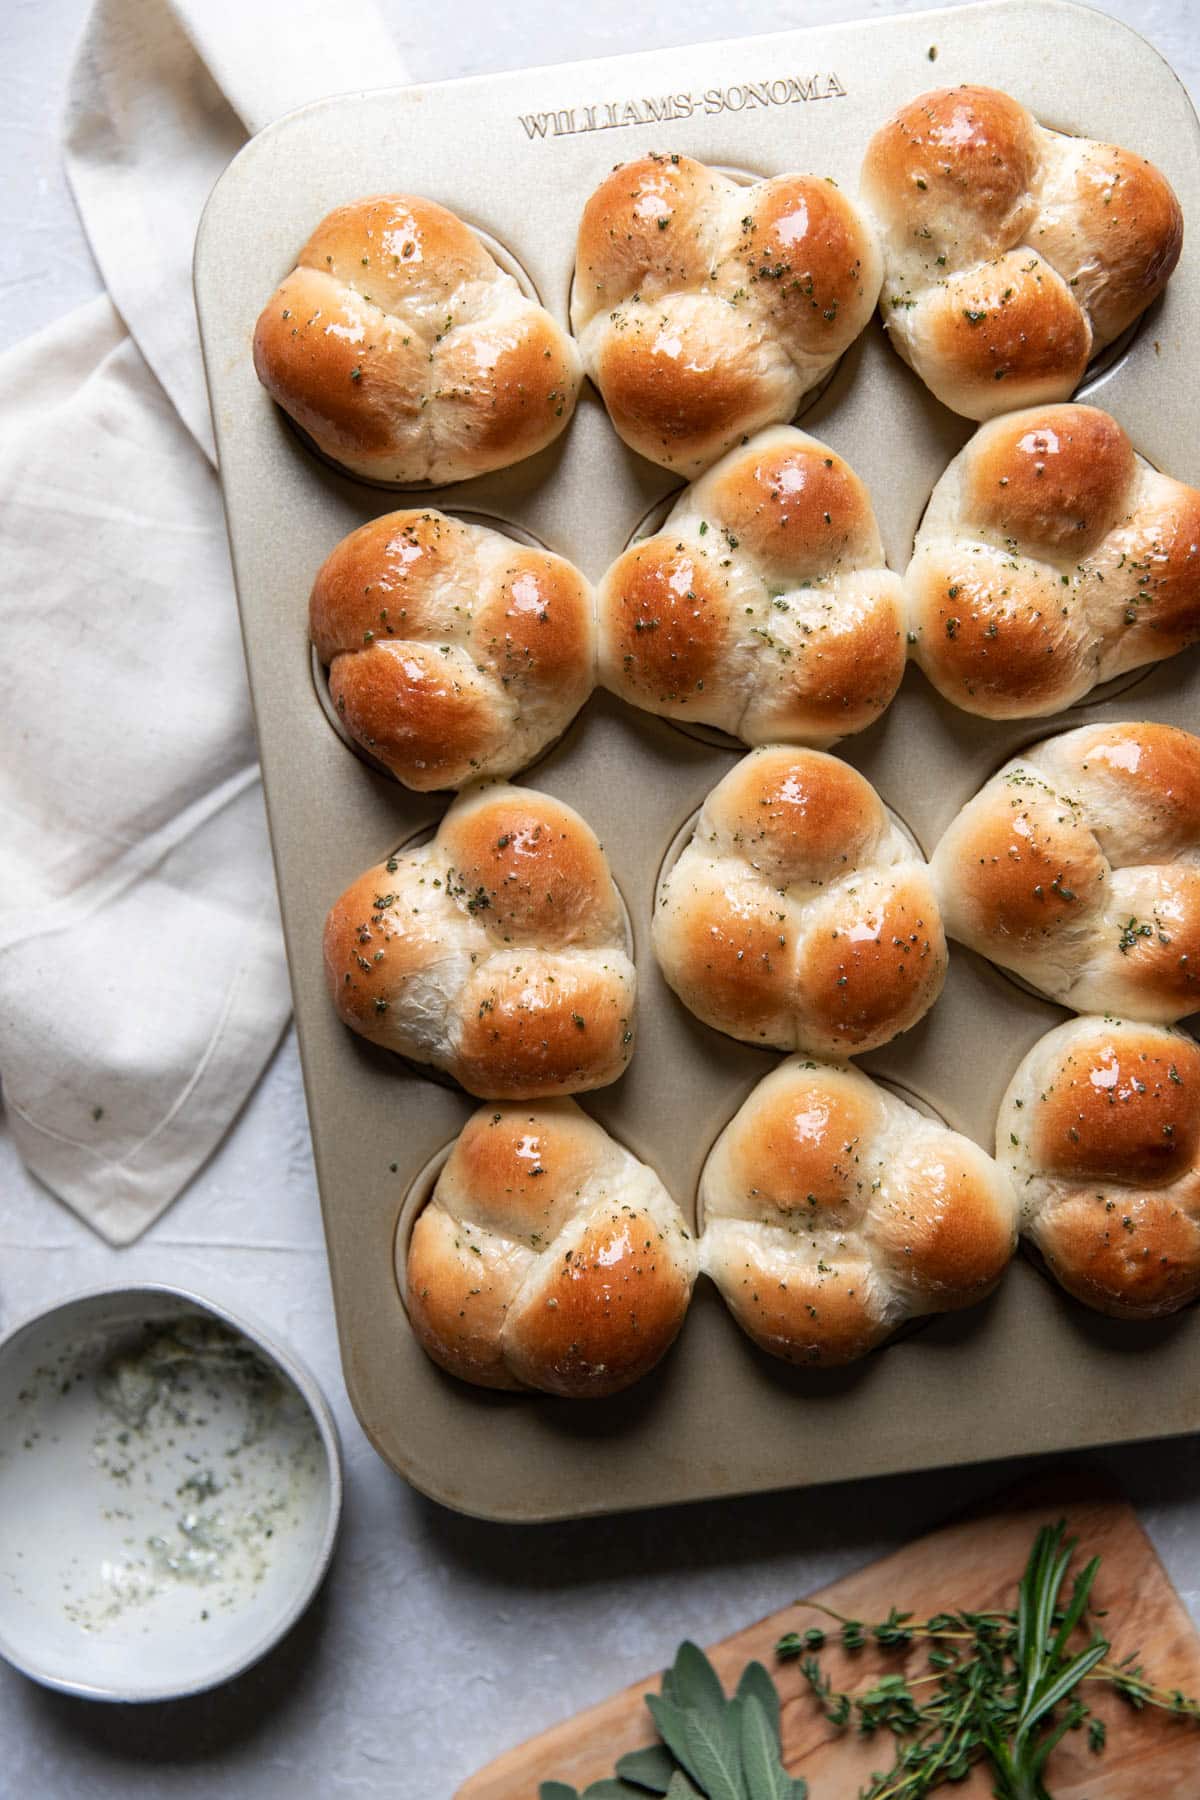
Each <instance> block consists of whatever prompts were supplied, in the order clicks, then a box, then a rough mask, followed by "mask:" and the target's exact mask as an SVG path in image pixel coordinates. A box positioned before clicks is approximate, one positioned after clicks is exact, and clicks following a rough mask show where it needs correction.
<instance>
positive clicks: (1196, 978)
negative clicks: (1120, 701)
mask: <svg viewBox="0 0 1200 1800" xmlns="http://www.w3.org/2000/svg"><path fill="white" fill-rule="evenodd" d="M932 869H933V877H934V881H935V883H936V886H937V892H938V898H939V900H940V902H941V907H942V915H943V917H944V919H945V921H946V929H947V931H948V932H949V933H950V936H951V937H953V938H957V939H958V940H959V942H960V943H964V944H969V945H970V946H971V948H972V949H973V950H978V951H979V953H980V955H981V956H986V957H989V958H990V959H991V960H992V961H993V962H996V963H999V964H1000V965H1001V967H1002V968H1006V969H1011V970H1012V971H1013V972H1014V974H1017V975H1020V976H1022V977H1023V978H1024V979H1025V980H1026V981H1028V982H1031V983H1032V985H1033V986H1034V987H1036V988H1038V989H1040V991H1041V992H1042V993H1044V994H1048V995H1049V996H1050V997H1051V999H1053V1000H1058V1001H1060V1002H1061V1003H1062V1005H1064V1006H1070V1007H1072V1008H1073V1009H1074V1010H1075V1011H1076V1012H1108V1013H1114V1014H1117V1015H1119V1016H1122V1017H1125V1018H1133V1019H1153V1020H1157V1021H1158V1022H1159V1023H1161V1024H1168V1023H1170V1022H1171V1021H1172V1020H1174V1019H1181V1018H1183V1017H1185V1015H1186V1014H1188V1013H1190V1012H1195V1011H1196V1010H1197V1008H1200V739H1197V738H1194V737H1192V736H1190V735H1189V733H1187V732H1186V731H1180V730H1178V729H1177V728H1176V727H1175V726H1173V725H1158V724H1153V723H1141V724H1121V723H1118V724H1103V725H1085V726H1083V727H1081V728H1080V729H1079V730H1078V731H1068V732H1065V733H1064V734H1063V735H1062V736H1061V737H1056V738H1050V739H1049V740H1048V741H1047V742H1045V743H1043V744H1037V745H1035V746H1034V747H1033V748H1032V749H1031V750H1028V751H1026V752H1025V754H1024V755H1022V756H1017V757H1014V758H1013V760H1012V761H1011V762H1009V763H1006V764H1005V766H1004V768H1003V769H1001V770H1000V772H999V774H998V775H994V776H993V777H992V779H991V781H989V782H988V783H987V784H986V786H984V787H983V788H981V789H980V791H979V793H978V794H976V796H975V798H974V799H973V800H971V801H969V802H968V804H967V805H966V806H964V807H963V809H962V811H961V812H960V813H959V814H958V817H957V818H956V819H955V820H954V821H953V822H952V823H951V825H950V826H949V828H948V830H947V831H946V834H945V836H944V837H943V838H942V840H941V842H940V844H939V845H938V847H937V849H936V851H935V852H934V856H933V862H932Z"/></svg>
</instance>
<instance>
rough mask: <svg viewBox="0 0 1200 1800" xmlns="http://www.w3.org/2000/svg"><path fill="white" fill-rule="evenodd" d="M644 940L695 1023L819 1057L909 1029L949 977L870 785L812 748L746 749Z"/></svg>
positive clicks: (917, 861)
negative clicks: (649, 943) (649, 938)
mask: <svg viewBox="0 0 1200 1800" xmlns="http://www.w3.org/2000/svg"><path fill="white" fill-rule="evenodd" d="M652 941H653V945H654V953H655V955H656V956H657V958H658V962H659V966H660V968H661V969H662V972H663V974H664V976H665V977H666V979H667V981H668V982H669V983H670V985H671V987H672V988H673V989H674V990H675V992H676V994H678V996H679V998H680V999H681V1000H682V1001H683V1004H684V1005H685V1006H686V1007H688V1008H689V1010H690V1011H692V1012H693V1013H695V1014H696V1016H697V1018H699V1019H702V1020H703V1021H704V1023H705V1024H706V1025H711V1026H713V1027H715V1029H716V1030H718V1031H725V1032H728V1033H729V1035H730V1036H731V1037H736V1038H741V1039H743V1040H744V1041H745V1042H747V1043H751V1044H763V1045H766V1044H771V1045H774V1046H775V1047H776V1048H777V1049H781V1050H795V1049H800V1050H807V1051H809V1052H811V1053H813V1054H815V1055H819V1056H832V1057H845V1056H853V1055H855V1054H857V1053H858V1052H859V1051H866V1050H873V1049H876V1048H877V1047H878V1046H879V1045H880V1044H886V1043H887V1042H888V1041H889V1039H891V1038H893V1037H895V1036H896V1035H897V1033H898V1032H901V1031H906V1030H908V1028H909V1027H910V1026H912V1025H915V1024H916V1022H917V1020H918V1019H920V1018H921V1017H922V1016H923V1015H924V1014H925V1013H926V1012H927V1011H928V1010H929V1008H930V1007H931V1006H932V1005H933V1003H934V1001H935V1000H936V999H937V997H938V994H939V993H940V992H941V988H942V982H943V981H944V979H945V974H946V939H945V936H944V934H943V931H942V922H941V915H940V913H939V911H938V903H937V899H936V897H935V894H934V889H933V883H932V880H931V879H930V874H929V870H928V869H927V868H926V866H925V864H924V862H922V860H921V858H920V855H919V853H918V852H917V851H916V850H914V849H913V847H912V845H911V844H910V843H909V841H908V839H907V838H906V837H905V836H904V834H903V833H902V832H901V831H900V830H899V829H898V827H897V826H895V825H893V823H892V821H891V820H890V818H889V817H888V814H887V812H886V811H885V809H884V806H883V803H882V801H881V800H880V798H879V796H878V794H877V793H876V792H875V790H874V788H873V787H872V786H871V784H870V783H869V782H868V781H866V780H864V778H863V777H862V776H861V775H860V774H858V772H857V771H856V770H854V769H852V768H850V766H849V764H847V763H843V762H840V761H839V760H838V759H837V758H836V757H833V756H826V755H824V754H822V753H821V752H820V751H817V750H793V749H788V748H783V747H779V746H774V747H772V748H769V749H762V750H755V751H753V752H752V753H751V754H750V755H749V756H747V757H744V758H743V759H742V761H741V762H740V763H737V764H735V766H734V767H733V768H732V769H731V770H730V772H729V774H728V775H726V776H725V778H724V780H723V781H720V782H718V784H717V786H716V787H715V788H714V789H713V791H712V793H711V794H709V796H708V798H707V800H706V801H705V803H704V806H703V808H702V809H701V812H700V817H699V819H698V820H697V823H696V829H695V833H694V835H693V836H692V838H691V839H690V841H689V842H688V844H687V846H686V848H685V849H684V851H683V853H682V854H681V855H680V857H679V860H678V861H677V862H676V863H675V865H674V867H673V868H672V869H670V870H669V871H668V873H667V874H666V876H665V877H664V878H663V880H662V882H661V883H660V886H659V893H658V904H657V906H656V907H655V912H654V919H653V924H652Z"/></svg>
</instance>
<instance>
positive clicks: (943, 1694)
mask: <svg viewBox="0 0 1200 1800" xmlns="http://www.w3.org/2000/svg"><path fill="white" fill-rule="evenodd" d="M1076 1548H1077V1544H1076V1540H1075V1539H1073V1538H1072V1539H1068V1538H1067V1536H1066V1526H1065V1524H1063V1523H1060V1524H1058V1525H1056V1526H1045V1527H1043V1529H1042V1530H1041V1531H1039V1532H1038V1534H1037V1537H1036V1539H1035V1540H1034V1546H1033V1551H1032V1553H1031V1555H1030V1558H1029V1561H1028V1563H1027V1565H1026V1568H1025V1573H1024V1575H1023V1576H1022V1579H1021V1585H1020V1589H1019V1593H1018V1599H1017V1606H1016V1610H1015V1611H1012V1612H966V1611H963V1612H947V1613H938V1614H935V1615H934V1617H932V1618H929V1619H925V1620H922V1621H920V1622H917V1621H915V1620H914V1619H913V1617H912V1615H911V1614H910V1613H898V1612H897V1611H896V1610H895V1609H894V1608H893V1610H892V1611H891V1612H890V1613H889V1614H888V1617H887V1618H886V1619H884V1620H882V1621H880V1622H879V1623H878V1624H875V1625H870V1624H864V1623H863V1621H862V1620H860V1619H847V1618H844V1617H843V1616H842V1615H841V1614H839V1613H834V1612H831V1611H830V1609H829V1608H828V1607H818V1608H817V1610H819V1611H821V1612H824V1613H826V1614H828V1616H829V1617H831V1618H833V1619H835V1620H836V1621H837V1624H838V1626H839V1636H840V1639H841V1643H842V1645H843V1647H844V1648H845V1649H847V1650H851V1651H857V1650H861V1649H862V1648H863V1646H864V1645H865V1644H867V1643H868V1642H873V1643H875V1644H877V1645H879V1646H881V1647H882V1648H886V1649H895V1650H907V1649H909V1648H910V1647H911V1646H912V1645H914V1644H918V1643H920V1644H928V1645H929V1646H930V1648H929V1651H928V1664H929V1668H928V1672H927V1673H926V1674H924V1675H921V1676H918V1677H915V1678H914V1679H912V1680H906V1679H905V1677H904V1676H902V1675H885V1676H883V1677H882V1678H881V1679H880V1680H878V1681H876V1682H875V1683H873V1684H872V1685H871V1686H870V1687H867V1688H864V1689H862V1690H861V1691H859V1692H858V1693H845V1692H839V1691H838V1690H836V1689H835V1688H834V1687H833V1685H832V1683H831V1682H830V1680H829V1678H828V1676H826V1675H825V1674H824V1673H823V1671H822V1669H821V1666H820V1663H819V1662H818V1660H817V1657H816V1654H815V1652H816V1651H818V1650H820V1649H821V1648H822V1647H823V1645H824V1644H825V1642H826V1633H825V1632H824V1631H821V1630H819V1629H815V1628H814V1629H810V1630H808V1631H804V1632H789V1633H788V1634H787V1635H786V1636H785V1637H783V1638H781V1639H780V1641H779V1643H778V1644H777V1645H776V1654H777V1655H778V1656H779V1657H780V1658H781V1659H783V1660H785V1661H786V1660H796V1661H799V1664H800V1671H801V1674H802V1675H803V1676H804V1679H805V1681H806V1682H807V1683H808V1686H809V1688H810V1690H811V1692H812V1693H813V1694H814V1695H815V1696H816V1698H817V1699H818V1700H819V1701H820V1703H821V1705H822V1707H823V1709H824V1711H825V1715H826V1717H827V1718H828V1719H829V1720H830V1722H831V1723H832V1724H834V1725H836V1726H839V1727H841V1728H845V1727H846V1726H848V1725H850V1724H851V1723H852V1722H853V1723H855V1724H856V1725H857V1728H858V1730H859V1732H860V1733H861V1734H862V1735H864V1736H870V1735H872V1734H873V1733H875V1732H877V1731H881V1730H887V1731H890V1732H891V1733H892V1734H893V1736H894V1737H895V1738H896V1750H895V1757H894V1761H893V1763H892V1766H891V1768H890V1769H888V1770H887V1771H886V1772H884V1773H882V1774H877V1775H874V1776H873V1777H872V1779H871V1782H870V1784H869V1785H868V1786H867V1787H866V1788H864V1789H861V1790H860V1796H859V1800H921V1797H922V1796H924V1795H927V1794H931V1793H932V1792H933V1791H934V1790H935V1789H936V1788H939V1787H940V1786H941V1785H942V1784H943V1783H944V1782H953V1781H961V1780H963V1779H964V1778H965V1776H966V1775H967V1774H968V1773H969V1771H970V1769H971V1768H972V1766H973V1765H974V1764H975V1763H978V1762H983V1761H987V1762H988V1764H989V1765H990V1768H991V1773H992V1777H993V1782H994V1786H993V1792H994V1794H995V1795H996V1797H997V1800H1052V1797H1051V1796H1050V1794H1049V1791H1048V1790H1047V1788H1046V1785H1045V1781H1044V1779H1043V1777H1044V1773H1045V1768H1046V1764H1047V1762H1048V1761H1049V1758H1050V1756H1051V1754H1052V1752H1053V1750H1054V1748H1055V1746H1056V1745H1057V1744H1058V1743H1059V1742H1060V1740H1061V1739H1062V1738H1063V1737H1064V1736H1065V1734H1066V1733H1067V1732H1068V1731H1078V1730H1081V1729H1082V1728H1083V1727H1084V1726H1085V1725H1086V1726H1087V1728H1088V1743H1089V1746H1090V1747H1091V1749H1092V1750H1093V1751H1095V1752H1096V1753H1097V1754H1098V1753H1099V1752H1100V1751H1102V1750H1103V1748H1104V1743H1105V1726H1104V1721H1103V1720H1102V1719H1098V1718H1096V1717H1095V1716H1094V1715H1093V1714H1092V1712H1091V1709H1090V1708H1089V1707H1088V1706H1087V1705H1086V1704H1085V1702H1084V1700H1083V1698H1082V1695H1081V1692H1080V1690H1081V1689H1082V1688H1083V1687H1084V1686H1085V1684H1087V1683H1089V1682H1096V1681H1101V1682H1104V1683H1106V1684H1107V1685H1108V1686H1109V1687H1110V1688H1112V1689H1114V1690H1115V1691H1116V1692H1117V1693H1118V1694H1120V1695H1121V1696H1122V1698H1123V1699H1125V1700H1126V1701H1128V1702H1129V1704H1130V1705H1131V1706H1133V1707H1134V1708H1135V1709H1138V1710H1140V1709H1141V1708H1142V1707H1144V1706H1159V1707H1162V1708H1163V1709H1164V1710H1166V1711H1168V1712H1172V1713H1175V1714H1177V1715H1184V1716H1189V1717H1192V1718H1197V1717H1200V1702H1197V1701H1195V1700H1190V1699H1187V1698H1186V1697H1185V1696H1184V1695H1183V1694H1181V1693H1178V1692H1171V1691H1168V1690H1164V1689H1162V1688H1158V1687H1156V1686H1154V1684H1153V1683H1151V1682H1149V1681H1147V1680H1146V1679H1145V1675H1144V1671H1143V1670H1142V1668H1141V1666H1140V1665H1139V1664H1137V1663H1136V1662H1135V1660H1134V1658H1133V1657H1132V1656H1130V1657H1126V1658H1125V1660H1124V1661H1123V1662H1120V1663H1114V1662H1112V1661H1111V1660H1109V1658H1110V1652H1111V1645H1110V1644H1109V1642H1108V1640H1107V1639H1106V1638H1104V1637H1102V1636H1101V1635H1100V1634H1099V1633H1098V1632H1097V1631H1096V1630H1095V1627H1094V1625H1093V1626H1092V1631H1091V1636H1090V1640H1089V1642H1088V1643H1087V1644H1086V1645H1085V1646H1084V1647H1082V1648H1073V1647H1072V1640H1073V1639H1075V1638H1076V1637H1077V1634H1078V1633H1079V1632H1080V1631H1081V1630H1082V1629H1083V1628H1084V1625H1085V1622H1086V1621H1088V1620H1089V1617H1090V1618H1092V1619H1094V1618H1095V1616H1096V1615H1094V1614H1089V1602H1090V1599H1091V1593H1092V1588H1093V1586H1094V1583H1095V1580H1096V1572H1097V1570H1098V1569H1099V1567H1100V1558H1099V1557H1098V1556H1094V1557H1093V1558H1092V1559H1091V1561H1090V1562H1089V1563H1088V1564H1087V1565H1086V1567H1085V1568H1083V1569H1082V1570H1081V1571H1080V1573H1079V1574H1078V1575H1077V1576H1076V1577H1075V1580H1074V1582H1073V1584H1072V1588H1071V1593H1070V1597H1069V1599H1067V1601H1066V1603H1065V1605H1064V1604H1062V1591H1063V1583H1064V1581H1065V1579H1066V1575H1067V1570H1068V1568H1069V1566H1070V1563H1071V1558H1072V1556H1073V1555H1074V1553H1075V1550H1076ZM808 1604H810V1605H812V1604H814V1603H813V1602H809V1603H808Z"/></svg>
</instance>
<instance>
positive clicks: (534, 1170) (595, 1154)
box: [405, 1100, 697, 1399]
mask: <svg viewBox="0 0 1200 1800" xmlns="http://www.w3.org/2000/svg"><path fill="white" fill-rule="evenodd" d="M696 1261H697V1258H696V1246H695V1243H694V1241H693V1239H692V1237H691V1234H690V1233H689V1231H688V1230H687V1227H686V1225H685V1223H684V1218H683V1214H682V1213H681V1212H680V1210H679V1208H678V1206H676V1204H675V1202H674V1200H672V1198H671V1196H670V1194H668V1192H667V1190H666V1188H665V1187H664V1186H663V1184H662V1182H661V1181H660V1180H659V1179H658V1176H657V1175H656V1174H655V1173H654V1171H653V1169H648V1168H647V1167H646V1165H645V1163H642V1162H639V1161H638V1159H637V1157H636V1156H632V1155H631V1154H630V1152H629V1151H628V1150H626V1149H624V1148H623V1147H622V1146H621V1145H620V1144H618V1143H616V1142H615V1141H614V1140H613V1139H612V1138H610V1137H609V1135H608V1133H607V1132H606V1131H603V1130H601V1128H600V1126H599V1125H596V1124H594V1123H593V1122H592V1120H591V1119H589V1118H588V1117H587V1114H586V1113H583V1112H581V1111H580V1110H579V1108H578V1107H577V1106H576V1105H575V1104H574V1102H573V1101H570V1100H551V1101H549V1102H547V1103H545V1104H544V1105H542V1106H539V1107H538V1109H537V1111H536V1112H530V1111H529V1109H528V1107H523V1106H504V1107H502V1108H492V1107H487V1106H485V1107H482V1108H481V1109H480V1111H479V1112H477V1113H475V1114H473V1115H472V1117H471V1118H470V1119H468V1120H467V1123H466V1125H465V1126H464V1127H463V1130H462V1134H461V1136H460V1137H459V1138H458V1140H457V1141H456V1143H455V1145H454V1148H453V1150H451V1152H450V1157H449V1160H448V1161H447V1163H446V1165H445V1167H444V1168H443V1170H442V1172H441V1175H440V1176H439V1177H438V1183H437V1186H436V1188H435V1189H434V1192H433V1197H432V1199H431V1200H430V1202H429V1204H428V1205H427V1206H426V1207H425V1208H424V1210H423V1211H422V1212H421V1213H420V1214H419V1215H418V1217H417V1221H416V1224H415V1226H414V1227H413V1233H412V1241H411V1244H410V1246H409V1252H408V1264H407V1270H406V1278H405V1289H406V1298H407V1305H408V1316H409V1319H410V1320H411V1322H412V1327H413V1330H414V1331H415V1332H416V1334H417V1337H418V1339H419V1341H420V1342H421V1344H422V1345H423V1346H424V1348H425V1349H426V1350H427V1351H428V1352H429V1354H430V1356H432V1358H433V1360H434V1361H435V1362H436V1363H440V1364H441V1366H442V1368H443V1369H448V1370H449V1372H450V1373H451V1374H452V1375H457V1376H459V1377H460V1379H461V1380H463V1381H473V1382H476V1383H478V1384H479V1386H481V1387H490V1388H541V1389H542V1390H543V1392H545V1393H548V1394H565V1395H567V1396H569V1397H571V1398H574V1399H591V1398H598V1397H599V1396H600V1395H602V1394H615V1393H616V1392H617V1391H618V1390H619V1389H621V1388H624V1387H628V1386H629V1384H630V1383H631V1382H634V1381H637V1380H638V1379H639V1378H640V1377H641V1376H643V1375H645V1374H646V1373H647V1372H648V1371H649V1370H650V1369H652V1368H653V1367H654V1365H655V1363H656V1362H658V1360H659V1358H660V1357H661V1356H662V1355H663V1354H664V1352H665V1351H666V1350H667V1349H668V1348H669V1346H670V1345H671V1343H672V1342H673V1341H674V1339H675V1335H676V1333H677V1332H678V1330H679V1327H680V1326H681V1325H682V1324H683V1318H684V1314H685V1313H686V1311H687V1308H688V1301H689V1300H690V1299H691V1294H692V1284H693V1282H694V1281H695V1279H696Z"/></svg>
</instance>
